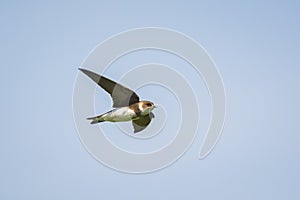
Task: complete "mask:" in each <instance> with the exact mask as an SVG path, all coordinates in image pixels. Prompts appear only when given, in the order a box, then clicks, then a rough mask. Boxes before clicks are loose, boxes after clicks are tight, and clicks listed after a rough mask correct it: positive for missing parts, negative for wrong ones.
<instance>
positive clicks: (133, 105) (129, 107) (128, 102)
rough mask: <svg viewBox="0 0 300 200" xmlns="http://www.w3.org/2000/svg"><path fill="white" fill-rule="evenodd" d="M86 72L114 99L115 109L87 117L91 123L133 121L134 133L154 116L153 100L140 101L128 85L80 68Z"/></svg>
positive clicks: (147, 123) (146, 124) (145, 125)
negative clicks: (125, 85)
mask: <svg viewBox="0 0 300 200" xmlns="http://www.w3.org/2000/svg"><path fill="white" fill-rule="evenodd" d="M79 70H80V71H82V72H83V73H84V74H86V75H87V76H88V77H90V78H91V79H92V80H93V81H94V82H96V83H97V84H98V85H99V86H100V87H102V88H103V89H104V90H105V91H106V92H108V93H109V94H110V96H111V98H112V100H113V106H112V107H113V108H115V109H113V110H111V111H108V112H107V113H104V114H102V115H99V116H96V117H90V118H87V119H88V120H92V121H91V124H97V123H100V122H105V121H109V122H124V121H132V125H133V128H134V133H137V132H140V131H142V130H144V129H145V128H146V127H147V126H148V125H149V124H150V122H151V119H152V118H154V114H153V113H152V112H151V111H152V110H153V109H154V108H155V105H154V103H152V102H151V101H140V98H139V96H138V95H137V94H136V93H135V92H134V91H132V90H130V89H129V88H127V87H124V86H122V85H121V84H119V83H116V82H114V81H112V80H110V79H108V78H106V77H104V76H101V75H98V74H96V73H94V72H91V71H89V70H86V69H80V68H79Z"/></svg>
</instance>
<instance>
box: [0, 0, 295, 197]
mask: <svg viewBox="0 0 300 200" xmlns="http://www.w3.org/2000/svg"><path fill="white" fill-rule="evenodd" d="M299 7H300V5H299V3H298V2H297V1H285V2H274V1H248V2H241V1H226V2H225V1H198V2H196V1H195V2H192V1H191V2H182V3H174V2H173V1H164V2H163V3H162V2H159V1H152V2H151V3H150V2H145V3H143V2H140V1H132V2H131V3H125V2H117V1H110V2H101V1H88V2H86V1H76V2H73V1H64V2H61V1H49V2H34V1H32V2H31V1H26V2H25V1H24V2H21V1H19V2H18V1H2V2H1V3H0V23H1V31H0V41H1V45H0V55H1V62H2V63H1V64H2V65H1V73H0V77H1V78H0V83H1V84H0V88H1V91H2V95H1V105H0V108H1V113H2V114H1V116H0V117H1V127H2V128H1V137H2V138H1V141H0V156H1V158H2V162H1V165H0V175H1V180H0V184H1V189H0V198H1V199H20V198H25V199H41V198H42V199H66V198H68V199H84V198H85V199H87V198H88V199H99V198H105V199H120V198H123V199H183V198H186V199H299V198H300V194H299V190H298V187H299V178H300V176H299V168H300V166H299V165H300V162H299V157H300V155H299V154H300V148H299V140H300V136H299V127H298V123H299V120H298V119H299V116H298V113H299V105H298V104H299V100H300V99H299V97H300V95H299V88H298V87H299V84H300V82H299V72H300V68H299V56H298V55H299V53H300V49H299V35H300V34H299V30H300V27H299V17H300V16H299V15H300V14H299ZM147 26H156V27H166V28H170V29H174V30H177V31H180V32H182V33H185V34H187V35H188V36H190V37H192V38H194V39H195V40H196V41H197V42H199V43H200V44H201V45H202V46H203V47H204V48H205V49H206V50H207V52H208V53H209V55H210V56H211V57H212V59H213V60H214V62H215V63H216V65H217V66H218V68H219V70H220V73H221V75H222V77H223V80H224V84H225V88H226V95H227V118H226V122H225V127H224V130H223V134H222V137H221V138H220V140H219V142H218V144H217V146H216V148H215V149H214V151H213V152H212V153H211V154H210V155H209V156H208V157H207V158H205V159H204V160H198V159H197V156H198V151H199V145H201V142H202V139H203V135H201V133H199V136H198V137H197V138H196V141H195V142H194V144H193V145H192V146H191V148H190V149H189V150H188V151H187V152H186V153H185V154H184V156H183V157H182V158H181V159H179V160H178V161H177V162H176V163H174V164H173V165H172V166H170V167H168V168H166V169H164V170H161V171H158V172H156V173H150V174H145V175H130V174H124V173H120V172H116V171H114V170H111V169H109V168H107V167H105V166H103V165H101V164H100V163H99V162H97V161H96V160H94V159H93V158H92V157H91V156H90V155H89V154H88V153H87V152H86V150H85V149H84V147H83V146H82V145H81V143H80V140H79V138H78V136H77V133H76V129H75V125H74V122H73V115H72V92H73V84H74V81H75V78H76V75H77V73H78V71H77V68H78V67H79V66H80V64H81V63H82V62H83V60H84V59H85V58H86V56H87V55H88V54H89V52H90V51H91V50H92V49H93V48H94V47H95V46H96V45H98V44H99V43H100V42H102V41H104V40H105V39H106V38H108V37H110V36H112V35H114V34H117V33H119V32H121V31H125V30H128V29H132V28H138V27H147ZM161 56H162V54H160V56H158V57H155V56H154V57H155V58H156V59H158V60H160V59H161V60H163V59H162V57H161ZM132 58H135V57H134V56H133V57H132ZM150 58H151V57H150ZM147 59H149V57H148V58H146V61H148V60H147ZM128 60H129V59H128V58H127V60H126V59H124V60H123V61H120V62H119V63H120V64H122V63H125V64H126V63H127V64H128V63H130V61H128ZM149 60H151V59H149ZM114 69H115V70H111V71H108V73H109V76H111V77H113V78H118V77H119V76H120V75H121V74H118V72H117V71H118V70H117V69H118V63H115V68H114ZM190 81H191V82H193V81H195V80H193V79H191V80H190ZM99 92H100V91H99ZM141 93H143V91H141ZM98 95H99V96H97V98H101V97H102V94H98ZM104 95H105V94H104ZM104 95H103V96H104ZM106 98H107V97H106ZM204 98H205V97H204ZM107 105H109V103H107ZM203 107H204V109H205V106H203ZM106 108H107V109H109V107H106ZM104 110H106V109H104ZM101 111H103V110H102V109H101ZM205 112H206V111H205V110H204V113H203V114H205ZM113 137H114V138H117V135H114V136H113Z"/></svg>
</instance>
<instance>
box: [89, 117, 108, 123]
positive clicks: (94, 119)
mask: <svg viewBox="0 0 300 200" xmlns="http://www.w3.org/2000/svg"><path fill="white" fill-rule="evenodd" d="M102 116H103V115H99V116H96V117H88V118H86V119H87V120H92V121H91V124H97V123H100V122H104V121H105V120H104V119H103V117H102Z"/></svg>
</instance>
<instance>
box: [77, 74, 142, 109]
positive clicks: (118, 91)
mask: <svg viewBox="0 0 300 200" xmlns="http://www.w3.org/2000/svg"><path fill="white" fill-rule="evenodd" d="M79 70H80V71H82V72H83V73H84V74H86V75H87V76H88V77H90V78H91V79H92V80H93V81H95V82H96V83H97V84H98V85H99V86H101V87H102V88H103V89H104V90H105V91H106V92H108V93H109V94H110V96H111V97H112V100H113V107H114V108H120V107H125V106H130V105H132V104H135V103H137V102H139V100H140V98H139V96H138V95H137V94H136V93H135V92H134V91H132V90H130V89H128V88H127V87H124V86H122V85H120V84H118V83H116V82H114V81H112V80H110V79H108V78H106V77H104V76H100V75H99V74H96V73H94V72H91V71H89V70H86V69H80V68H79Z"/></svg>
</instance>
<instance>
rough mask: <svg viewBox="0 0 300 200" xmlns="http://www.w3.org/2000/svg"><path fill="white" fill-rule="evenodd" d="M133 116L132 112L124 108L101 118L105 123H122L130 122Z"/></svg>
mask: <svg viewBox="0 0 300 200" xmlns="http://www.w3.org/2000/svg"><path fill="white" fill-rule="evenodd" d="M134 116H135V113H134V111H133V110H131V109H128V108H127V107H124V108H117V109H115V110H113V111H111V112H109V113H107V114H105V116H103V118H104V120H105V121H111V122H124V121H130V120H132V118H133V117H134Z"/></svg>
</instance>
